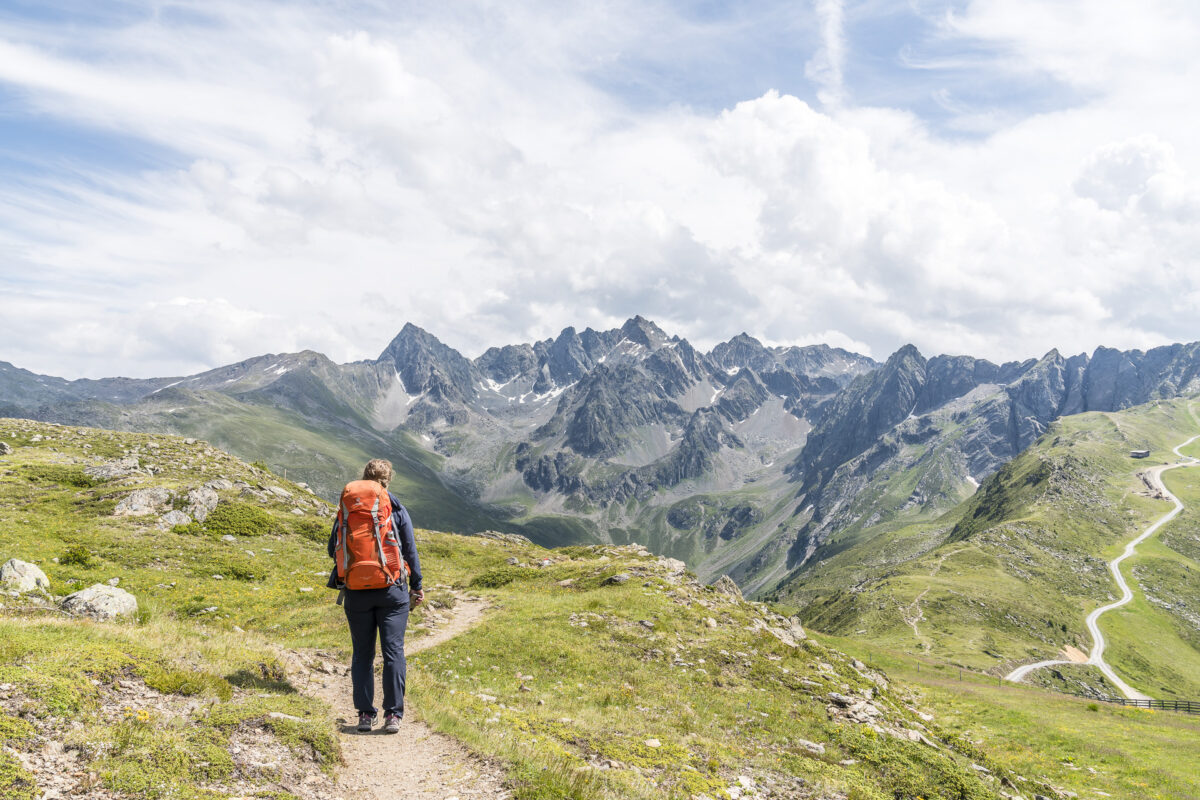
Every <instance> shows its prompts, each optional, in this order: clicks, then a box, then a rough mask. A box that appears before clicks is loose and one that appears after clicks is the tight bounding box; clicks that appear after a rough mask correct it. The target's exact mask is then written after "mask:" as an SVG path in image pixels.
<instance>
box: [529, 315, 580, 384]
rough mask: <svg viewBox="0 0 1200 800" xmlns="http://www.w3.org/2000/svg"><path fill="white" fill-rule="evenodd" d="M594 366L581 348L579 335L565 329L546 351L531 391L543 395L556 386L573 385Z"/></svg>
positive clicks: (572, 329) (569, 329) (572, 330)
mask: <svg viewBox="0 0 1200 800" xmlns="http://www.w3.org/2000/svg"><path fill="white" fill-rule="evenodd" d="M594 366H595V361H593V360H592V357H591V356H590V355H589V354H588V351H587V348H585V347H584V346H583V341H582V340H581V339H580V338H579V334H577V333H575V329H574V328H566V329H564V330H563V332H562V333H560V334H559V335H558V338H557V339H555V340H554V343H553V344H551V345H550V348H549V349H548V350H547V351H546V356H545V359H544V360H543V362H542V369H541V371H540V373H539V374H538V381H537V383H535V384H534V386H533V390H534V391H535V392H538V393H544V392H548V391H550V390H551V389H554V388H555V387H557V386H566V385H567V384H571V383H575V382H576V381H577V380H579V379H580V378H581V377H583V376H584V375H585V374H586V373H587V371H588V370H590V369H591V368H592V367H594Z"/></svg>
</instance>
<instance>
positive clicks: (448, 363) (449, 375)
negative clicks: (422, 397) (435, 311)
mask: <svg viewBox="0 0 1200 800" xmlns="http://www.w3.org/2000/svg"><path fill="white" fill-rule="evenodd" d="M389 361H390V362H391V363H392V364H393V365H394V366H395V370H396V374H397V375H399V376H400V380H401V381H402V382H403V384H404V390H405V391H406V392H408V393H409V394H412V395H417V394H423V393H426V392H432V394H433V395H434V399H435V400H437V401H439V402H441V401H450V402H462V401H464V400H467V399H469V398H472V397H474V396H475V393H476V390H475V384H476V382H477V381H476V378H477V370H476V369H475V365H474V364H472V363H471V362H470V361H469V360H467V358H466V357H465V356H463V355H462V353H460V352H458V351H457V350H455V349H454V348H453V347H450V346H449V345H447V344H444V343H443V342H442V341H441V340H440V339H438V338H437V337H436V336H434V335H433V334H431V333H429V332H428V331H426V330H424V329H422V328H420V327H418V326H416V325H414V324H413V323H411V322H408V323H405V325H404V327H403V328H402V329H401V330H400V333H398V334H397V335H396V338H394V339H392V341H391V342H390V343H389V344H388V346H387V347H386V348H384V351H383V352H382V353H380V355H379V358H378V359H376V363H386V362H389Z"/></svg>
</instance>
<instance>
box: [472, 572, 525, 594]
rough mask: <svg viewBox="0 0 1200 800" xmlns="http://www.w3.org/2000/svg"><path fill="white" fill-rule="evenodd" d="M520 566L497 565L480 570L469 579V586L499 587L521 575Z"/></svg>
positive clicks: (482, 587)
mask: <svg viewBox="0 0 1200 800" xmlns="http://www.w3.org/2000/svg"><path fill="white" fill-rule="evenodd" d="M522 572H524V570H523V569H522V568H521V567H497V568H496V569H489V570H488V571H487V572H482V573H480V574H478V575H476V576H475V577H474V578H472V579H471V586H473V587H476V588H480V589H499V588H500V587H501V586H507V585H508V584H510V583H512V582H513V581H515V580H516V579H517V578H519V577H521V573H522Z"/></svg>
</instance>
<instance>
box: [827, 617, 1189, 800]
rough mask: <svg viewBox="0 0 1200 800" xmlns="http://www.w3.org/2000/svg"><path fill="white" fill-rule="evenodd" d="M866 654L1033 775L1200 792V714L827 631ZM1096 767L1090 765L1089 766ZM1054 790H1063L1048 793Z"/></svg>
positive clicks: (1135, 796) (1056, 782)
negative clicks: (1130, 703)
mask: <svg viewBox="0 0 1200 800" xmlns="http://www.w3.org/2000/svg"><path fill="white" fill-rule="evenodd" d="M818 638H820V639H821V640H822V641H825V642H827V643H828V644H830V645H831V646H834V647H839V648H844V649H846V650H847V651H849V652H857V653H858V654H859V655H860V656H861V657H862V658H867V659H869V660H871V661H872V662H874V663H876V664H879V665H880V666H881V667H883V668H884V669H886V670H887V671H888V674H889V675H891V676H892V677H893V678H895V679H898V680H902V681H904V683H905V684H907V685H909V686H912V687H915V688H916V689H917V692H918V696H919V697H920V701H921V704H922V705H923V706H924V707H926V708H928V709H930V710H931V711H933V712H934V714H935V715H936V718H937V719H936V721H937V723H938V724H939V725H940V726H941V727H942V729H943V730H945V731H947V732H948V733H951V734H957V735H958V736H960V737H962V738H963V739H965V740H967V741H970V742H972V743H976V746H978V747H979V748H981V749H983V750H985V751H986V752H988V754H989V755H990V756H991V757H992V758H993V759H995V760H997V761H999V762H1001V763H1003V764H1005V765H1006V766H1007V767H1008V768H1009V769H1011V770H1012V771H1013V772H1015V773H1017V774H1020V775H1022V776H1024V777H1026V778H1027V779H1028V782H1025V783H1022V782H1018V787H1019V788H1021V789H1023V790H1024V793H1025V795H1026V796H1028V795H1029V794H1030V793H1031V792H1032V790H1033V788H1034V787H1033V785H1032V783H1033V782H1034V781H1039V780H1040V781H1041V782H1042V784H1043V785H1045V784H1050V785H1053V786H1057V787H1060V788H1063V789H1066V790H1068V791H1074V792H1076V793H1078V795H1079V796H1080V797H1089V796H1097V795H1096V793H1095V791H1096V790H1100V791H1103V792H1107V793H1108V794H1109V795H1110V796H1112V797H1120V798H1122V800H1160V799H1161V798H1191V797H1196V796H1200V773H1197V772H1196V770H1195V765H1194V763H1193V760H1192V759H1191V758H1188V757H1186V756H1183V757H1181V754H1184V753H1194V752H1200V716H1190V715H1187V714H1177V713H1171V712H1157V711H1147V710H1144V709H1134V708H1123V707H1121V706H1115V705H1110V704H1107V703H1096V702H1092V701H1088V700H1086V699H1083V698H1076V697H1068V696H1064V695H1061V694H1055V693H1053V692H1046V691H1044V690H1039V689H1036V688H1033V687H1026V686H1016V685H1013V684H1009V683H1005V684H1003V685H1000V686H998V685H997V683H996V679H995V678H992V677H989V676H985V675H980V674H978V673H972V672H969V671H967V672H963V673H961V674H962V679H961V680H960V679H959V675H960V672H959V671H958V670H957V669H956V668H953V667H949V666H947V665H945V664H942V663H938V662H931V661H928V660H925V659H919V658H916V657H913V656H911V655H909V654H906V653H900V652H896V651H893V650H887V649H884V648H879V647H874V646H871V645H865V644H864V643H862V642H861V641H858V640H855V639H851V638H842V637H823V636H822V637H818ZM1089 767H1090V768H1091V769H1094V770H1095V772H1094V773H1093V772H1091V771H1090V770H1089V769H1088V768H1089ZM1041 793H1042V794H1045V795H1047V796H1050V797H1053V796H1055V795H1054V793H1052V792H1048V791H1044V790H1042V791H1041Z"/></svg>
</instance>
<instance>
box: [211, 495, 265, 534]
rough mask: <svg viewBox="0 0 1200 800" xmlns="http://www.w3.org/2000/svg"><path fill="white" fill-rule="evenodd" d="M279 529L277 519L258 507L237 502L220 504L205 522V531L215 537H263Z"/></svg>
mask: <svg viewBox="0 0 1200 800" xmlns="http://www.w3.org/2000/svg"><path fill="white" fill-rule="evenodd" d="M279 527H280V526H279V523H278V522H277V521H276V519H275V518H274V517H272V516H271V515H270V514H268V513H267V512H266V511H264V510H262V509H261V508H259V507H258V506H252V505H250V504H249V503H239V502H237V501H232V502H226V503H218V504H217V507H216V508H214V509H213V510H212V511H210V512H209V513H208V516H207V517H206V518H205V520H204V529H205V530H206V531H208V532H209V533H211V534H212V535H214V536H226V535H230V536H261V535H262V534H264V533H271V532H272V531H275V530H278V529H279Z"/></svg>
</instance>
